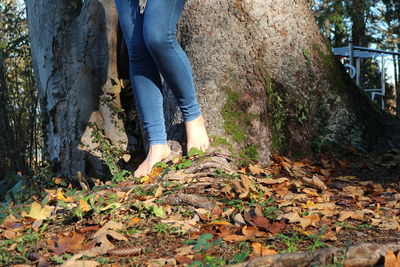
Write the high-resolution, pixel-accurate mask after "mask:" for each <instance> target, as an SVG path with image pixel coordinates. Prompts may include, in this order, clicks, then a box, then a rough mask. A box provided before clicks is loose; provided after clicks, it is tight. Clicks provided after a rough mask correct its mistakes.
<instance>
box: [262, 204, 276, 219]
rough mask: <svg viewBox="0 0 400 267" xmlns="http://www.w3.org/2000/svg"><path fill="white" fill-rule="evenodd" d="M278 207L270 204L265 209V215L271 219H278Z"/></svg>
mask: <svg viewBox="0 0 400 267" xmlns="http://www.w3.org/2000/svg"><path fill="white" fill-rule="evenodd" d="M277 210H278V207H276V206H269V207H267V208H265V209H264V216H265V217H266V218H268V219H270V220H276V218H278V214H277V213H276V212H277Z"/></svg>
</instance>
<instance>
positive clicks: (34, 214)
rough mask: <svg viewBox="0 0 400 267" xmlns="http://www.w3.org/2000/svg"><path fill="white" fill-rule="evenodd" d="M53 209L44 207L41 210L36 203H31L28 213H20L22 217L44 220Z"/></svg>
mask: <svg viewBox="0 0 400 267" xmlns="http://www.w3.org/2000/svg"><path fill="white" fill-rule="evenodd" d="M52 210H53V207H51V206H47V205H45V206H44V207H43V208H42V206H41V205H40V203H38V202H33V203H32V205H31V209H30V211H29V213H25V212H22V216H23V217H30V218H33V219H36V220H45V219H47V218H48V217H50V215H51V211H52Z"/></svg>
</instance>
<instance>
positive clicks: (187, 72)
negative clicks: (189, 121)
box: [168, 0, 197, 120]
mask: <svg viewBox="0 0 400 267" xmlns="http://www.w3.org/2000/svg"><path fill="white" fill-rule="evenodd" d="M177 2H178V0H175V1H174V6H173V9H172V10H174V9H175V8H176V4H177ZM172 14H173V12H171V15H170V17H169V21H168V34H169V33H171V24H172ZM178 22H179V18H178ZM168 38H169V39H170V37H169V36H168ZM168 41H170V44H171V45H172V48H173V50H174V51H175V53H176V55H177V56H178V57H179V59H180V60H181V62H182V64H183V66H184V67H185V69H186V75H187V76H188V78H189V80H190V79H191V75H190V73H189V70H188V66H187V65H186V64H185V61H184V60H183V58H182V56H181V55H180V54H179V53H178V50H177V48H176V46H175V45H174V42H175V41H176V42H178V41H177V40H176V39H175V40H168ZM193 90H194V92H195V94H196V90H195V88H193ZM195 102H197V101H195ZM182 117H183V115H182ZM184 120H185V118H184Z"/></svg>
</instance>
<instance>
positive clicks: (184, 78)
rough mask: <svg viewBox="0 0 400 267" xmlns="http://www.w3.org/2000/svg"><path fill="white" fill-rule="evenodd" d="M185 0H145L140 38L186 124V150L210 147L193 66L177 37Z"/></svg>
mask: <svg viewBox="0 0 400 267" xmlns="http://www.w3.org/2000/svg"><path fill="white" fill-rule="evenodd" d="M185 2H186V0H163V1H159V0H147V4H146V9H145V12H144V21H143V38H144V42H145V45H146V47H147V48H148V50H149V52H150V54H151V56H152V57H153V60H154V61H155V63H156V65H157V67H158V69H159V71H160V72H161V74H162V75H163V77H164V79H165V81H166V82H167V84H168V86H169V87H170V88H171V89H172V90H173V92H174V95H175V97H176V98H177V101H178V105H179V108H180V110H181V112H182V117H183V120H184V122H185V126H186V133H187V150H189V148H190V147H196V148H198V149H201V150H203V151H205V150H206V149H207V148H208V146H209V140H208V136H207V132H206V129H205V126H204V118H203V116H202V115H201V109H200V106H199V104H198V102H197V97H196V90H195V86H194V81H193V75H192V69H191V65H190V62H189V59H188V57H187V55H186V53H185V52H184V51H183V49H182V48H181V46H180V45H179V43H178V42H177V40H176V28H177V24H178V21H179V18H180V15H181V12H182V10H183V7H184V5H185Z"/></svg>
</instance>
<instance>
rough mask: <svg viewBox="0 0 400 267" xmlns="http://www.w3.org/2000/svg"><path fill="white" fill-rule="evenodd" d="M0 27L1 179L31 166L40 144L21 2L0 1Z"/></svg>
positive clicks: (34, 91)
mask: <svg viewBox="0 0 400 267" xmlns="http://www.w3.org/2000/svg"><path fill="white" fill-rule="evenodd" d="M0 28H1V29H2V30H1V31H0V178H3V177H4V176H6V175H9V174H11V173H15V172H17V171H21V172H25V173H26V172H29V171H30V170H31V169H32V168H34V167H35V164H36V162H37V161H38V160H39V157H40V155H39V153H40V152H39V150H40V148H41V146H42V144H41V141H40V140H41V138H40V134H41V125H40V124H39V118H38V114H39V111H38V106H37V100H38V98H37V90H36V88H35V82H34V77H33V72H32V62H31V56H30V49H29V38H28V29H27V24H26V14H25V10H24V7H23V5H21V3H18V1H15V0H2V1H1V2H0Z"/></svg>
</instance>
